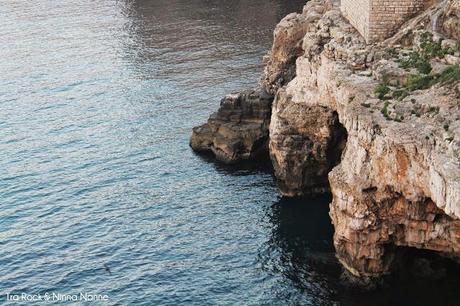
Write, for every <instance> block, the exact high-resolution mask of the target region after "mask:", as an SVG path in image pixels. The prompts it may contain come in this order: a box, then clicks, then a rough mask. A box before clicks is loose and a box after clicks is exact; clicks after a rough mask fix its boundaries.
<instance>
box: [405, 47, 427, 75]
mask: <svg viewBox="0 0 460 306" xmlns="http://www.w3.org/2000/svg"><path fill="white" fill-rule="evenodd" d="M399 66H400V67H401V68H404V69H406V70H408V69H409V68H415V69H417V71H418V72H420V73H423V74H428V73H430V72H431V70H432V69H433V68H432V67H431V64H430V61H429V60H428V59H427V58H426V57H424V56H421V55H420V54H419V53H417V52H412V53H411V54H409V57H408V58H407V59H403V60H401V62H400V63H399Z"/></svg>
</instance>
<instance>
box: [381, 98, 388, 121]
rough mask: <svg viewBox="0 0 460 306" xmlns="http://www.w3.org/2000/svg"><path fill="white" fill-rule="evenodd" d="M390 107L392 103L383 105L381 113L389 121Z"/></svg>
mask: <svg viewBox="0 0 460 306" xmlns="http://www.w3.org/2000/svg"><path fill="white" fill-rule="evenodd" d="M388 106H390V102H388V101H386V102H385V104H384V105H383V108H382V110H381V111H380V112H381V113H382V115H383V117H385V118H386V119H387V120H389V118H390V115H389V113H388Z"/></svg>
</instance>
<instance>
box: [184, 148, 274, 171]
mask: <svg viewBox="0 0 460 306" xmlns="http://www.w3.org/2000/svg"><path fill="white" fill-rule="evenodd" d="M190 150H191V149H190ZM192 151H193V150H192ZM193 154H194V155H195V156H197V157H198V158H199V159H200V160H201V161H202V162H204V163H208V164H211V165H212V166H213V167H214V169H215V170H216V171H217V172H218V173H221V174H227V175H232V176H246V175H254V174H269V175H273V174H274V172H273V166H272V163H271V161H270V157H269V155H268V153H267V154H265V155H263V156H259V157H258V158H257V160H249V161H242V162H238V163H236V164H224V163H222V162H220V161H218V160H216V158H215V156H214V154H212V153H211V152H200V153H196V152H193Z"/></svg>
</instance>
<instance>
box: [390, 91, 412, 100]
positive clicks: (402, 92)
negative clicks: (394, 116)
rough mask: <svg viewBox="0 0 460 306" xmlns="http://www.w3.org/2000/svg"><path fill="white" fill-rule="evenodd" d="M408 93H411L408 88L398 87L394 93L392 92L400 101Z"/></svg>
mask: <svg viewBox="0 0 460 306" xmlns="http://www.w3.org/2000/svg"><path fill="white" fill-rule="evenodd" d="M408 95H409V92H408V91H407V89H396V90H395V91H393V94H392V96H393V98H394V99H397V100H399V101H401V100H403V99H404V98H405V97H407V96H408Z"/></svg>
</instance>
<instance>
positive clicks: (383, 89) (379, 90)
mask: <svg viewBox="0 0 460 306" xmlns="http://www.w3.org/2000/svg"><path fill="white" fill-rule="evenodd" d="M390 91H391V90H390V87H388V85H386V84H379V85H377V87H376V88H375V90H374V93H375V94H376V95H377V97H378V98H379V99H380V100H383V99H384V98H385V95H386V94H387V93H389V92H390Z"/></svg>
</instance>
